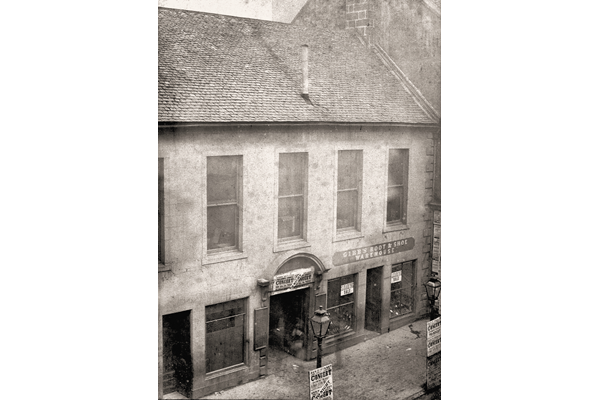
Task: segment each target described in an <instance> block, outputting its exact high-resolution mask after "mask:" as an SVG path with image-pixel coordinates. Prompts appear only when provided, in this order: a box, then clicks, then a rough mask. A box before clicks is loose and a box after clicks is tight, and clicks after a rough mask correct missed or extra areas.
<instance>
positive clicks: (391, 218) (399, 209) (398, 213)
mask: <svg viewBox="0 0 600 400" xmlns="http://www.w3.org/2000/svg"><path fill="white" fill-rule="evenodd" d="M387 183H388V185H387V207H386V208H387V209H386V222H387V223H388V224H406V199H407V194H408V149H390V154H389V163H388V182H387Z"/></svg>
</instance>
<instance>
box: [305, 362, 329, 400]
mask: <svg viewBox="0 0 600 400" xmlns="http://www.w3.org/2000/svg"><path fill="white" fill-rule="evenodd" d="M332 372H333V365H332V364H329V365H326V366H324V367H321V368H317V369H313V370H312V371H308V382H309V384H310V400H333V375H332Z"/></svg>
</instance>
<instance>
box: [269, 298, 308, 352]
mask: <svg viewBox="0 0 600 400" xmlns="http://www.w3.org/2000/svg"><path fill="white" fill-rule="evenodd" d="M309 292H310V290H309V289H308V288H306V289H301V290H294V291H291V292H285V293H281V294H277V295H272V296H271V300H270V307H269V347H270V348H274V349H277V350H281V351H284V352H286V353H288V354H291V355H293V356H294V357H296V358H300V359H302V360H305V359H306V348H307V338H306V333H307V323H308V320H307V312H306V310H307V309H308V294H309Z"/></svg>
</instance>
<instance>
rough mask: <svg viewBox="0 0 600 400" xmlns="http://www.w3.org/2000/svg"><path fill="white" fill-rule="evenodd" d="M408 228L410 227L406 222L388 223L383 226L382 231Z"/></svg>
mask: <svg viewBox="0 0 600 400" xmlns="http://www.w3.org/2000/svg"><path fill="white" fill-rule="evenodd" d="M408 229H410V227H409V226H408V225H406V224H390V225H386V226H385V227H384V228H383V233H388V232H396V231H405V230H408Z"/></svg>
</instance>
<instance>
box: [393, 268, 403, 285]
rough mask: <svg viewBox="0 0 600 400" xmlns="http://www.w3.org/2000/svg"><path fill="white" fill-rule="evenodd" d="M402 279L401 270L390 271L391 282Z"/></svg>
mask: <svg viewBox="0 0 600 400" xmlns="http://www.w3.org/2000/svg"><path fill="white" fill-rule="evenodd" d="M400 281H402V270H398V271H394V272H392V283H397V282H400Z"/></svg>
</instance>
